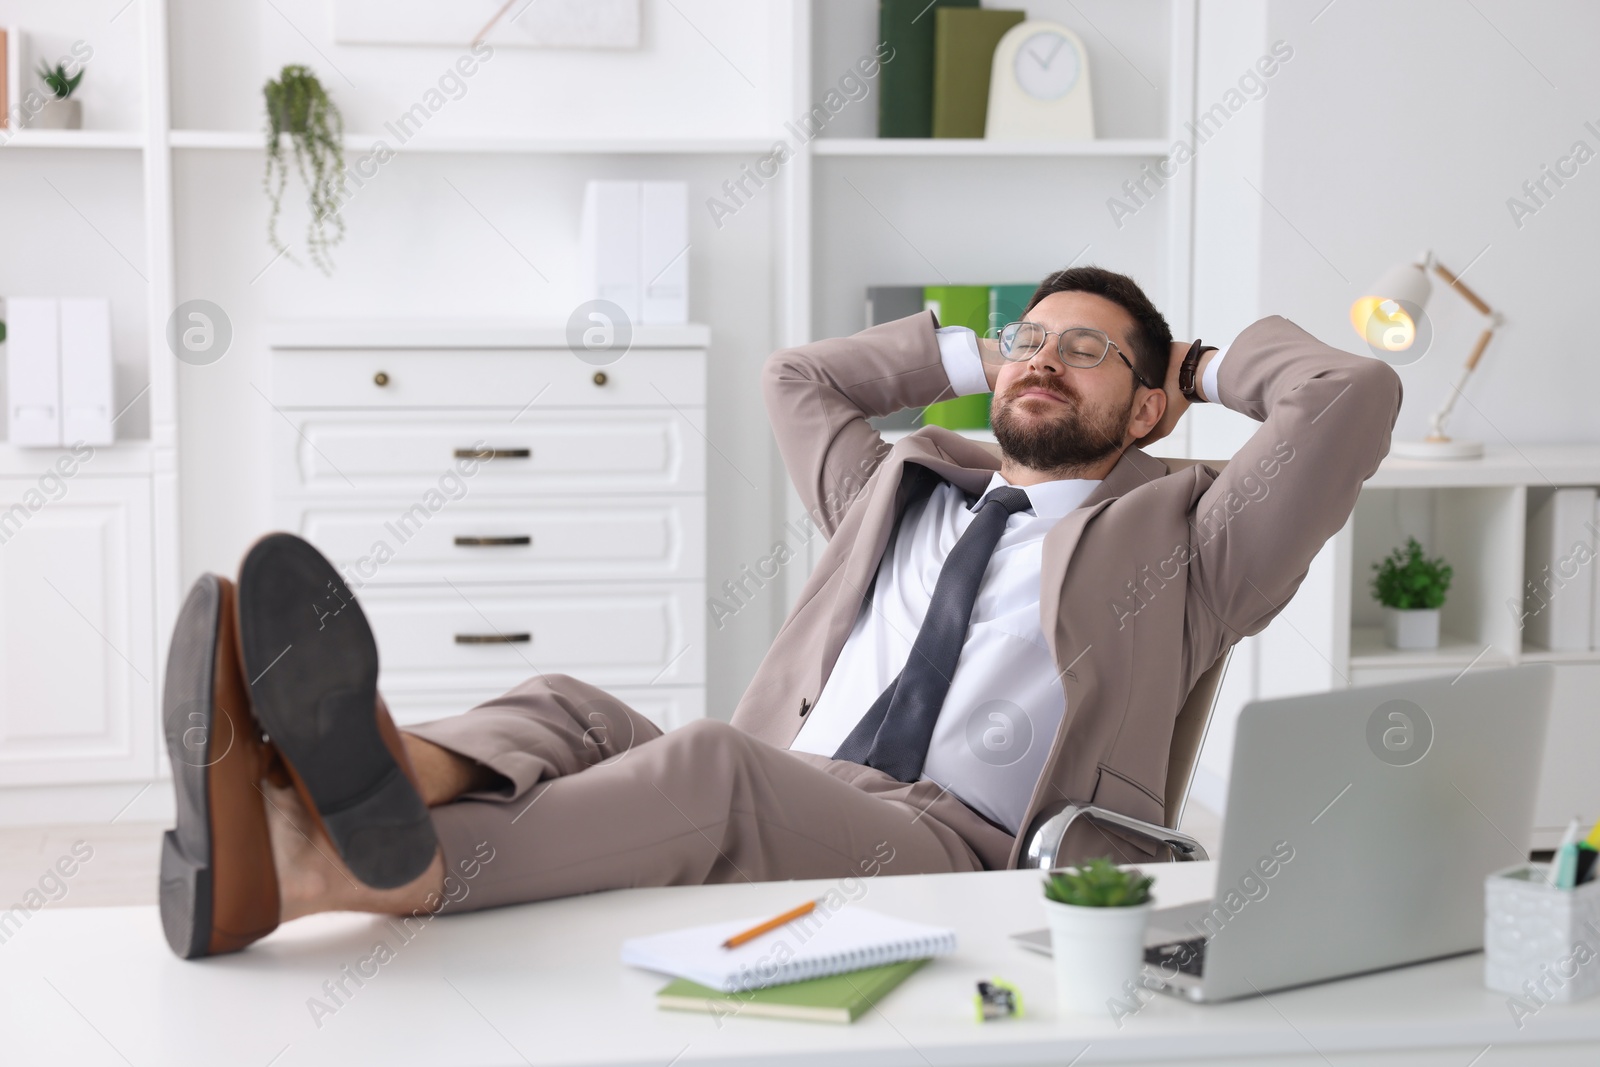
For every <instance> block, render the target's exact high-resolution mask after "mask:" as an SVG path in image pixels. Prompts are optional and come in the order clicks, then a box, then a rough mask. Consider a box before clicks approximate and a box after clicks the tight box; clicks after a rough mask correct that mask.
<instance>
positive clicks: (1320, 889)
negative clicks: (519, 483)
mask: <svg viewBox="0 0 1600 1067" xmlns="http://www.w3.org/2000/svg"><path fill="white" fill-rule="evenodd" d="M1554 673H1555V671H1554V668H1553V667H1552V666H1551V665H1550V664H1548V663H1535V664H1524V665H1521V666H1516V667H1505V668H1499V669H1473V670H1469V671H1467V672H1465V673H1463V674H1461V675H1459V676H1451V675H1449V674H1444V675H1439V676H1437V677H1431V678H1423V679H1417V680H1414V681H1405V682H1390V683H1385V684H1381V685H1370V686H1360V687H1354V688H1347V689H1339V690H1334V691H1331V692H1327V693H1316V694H1311V695H1305V696H1296V697H1287V698H1281V699H1276V700H1258V701H1252V702H1251V703H1249V704H1247V705H1246V706H1245V707H1244V709H1243V710H1242V711H1241V712H1240V713H1239V720H1238V726H1237V732H1236V734H1235V737H1234V746H1233V770H1232V775H1231V779H1230V782H1229V785H1228V807H1227V812H1226V815H1225V818H1224V821H1223V832H1222V848H1221V852H1220V855H1218V856H1217V857H1215V859H1216V870H1217V885H1216V896H1215V897H1214V899H1213V900H1211V901H1210V902H1202V903H1196V904H1189V905H1183V906H1179V907H1170V908H1160V907H1158V908H1157V909H1156V910H1154V911H1153V912H1152V913H1151V917H1150V925H1149V928H1148V930H1147V931H1146V935H1145V962H1146V966H1145V968H1144V979H1143V981H1144V984H1145V985H1146V986H1147V987H1149V988H1152V989H1161V990H1162V991H1164V992H1167V993H1170V994H1173V995H1176V996H1181V997H1186V998H1188V999H1189V1000H1194V1001H1219V1000H1230V999H1233V998H1236V997H1242V996H1249V995H1251V994H1254V993H1268V992H1272V991H1273V990H1277V989H1286V988H1290V987H1292V986H1300V985H1308V984H1311V983H1314V982H1323V981H1327V980H1329V979H1332V978H1343V977H1347V976H1349V975H1356V974H1365V973H1368V972H1371V971H1378V970H1383V969H1385V968H1389V967H1398V966H1401V965H1403V964H1408V963H1417V962H1420V961H1423V960H1431V959H1437V958H1440V957H1444V956H1452V955H1457V954H1460V953H1464V952H1473V951H1476V950H1478V949H1481V948H1482V947H1483V892H1484V890H1483V882H1484V878H1485V877H1486V876H1487V875H1489V874H1490V873H1491V872H1493V871H1496V870H1499V869H1501V868H1503V867H1510V866H1513V865H1515V864H1517V863H1520V862H1524V861H1526V859H1527V853H1528V849H1529V846H1530V843H1531V839H1532V835H1533V805H1534V795H1535V792H1536V791H1537V788H1538V783H1539V769H1540V761H1541V758H1542V756H1543V753H1544V739H1545V727H1546V724H1547V722H1548V720H1549V717H1550V689H1551V685H1552V678H1553V675H1554ZM1160 870H1161V868H1160V867H1159V866H1155V867H1154V868H1152V869H1150V872H1149V873H1152V874H1155V877H1156V883H1155V886H1154V887H1153V890H1152V892H1153V894H1154V895H1155V897H1156V899H1157V902H1158V904H1159V901H1160V895H1161V875H1160V873H1159V872H1160ZM1013 936H1014V938H1015V940H1017V941H1018V942H1019V943H1021V944H1022V945H1023V946H1024V947H1026V948H1029V949H1031V950H1033V951H1036V952H1041V953H1044V954H1045V955H1049V954H1050V933H1049V931H1048V930H1032V931H1029V932H1027V933H1023V934H1016V935H1013Z"/></svg>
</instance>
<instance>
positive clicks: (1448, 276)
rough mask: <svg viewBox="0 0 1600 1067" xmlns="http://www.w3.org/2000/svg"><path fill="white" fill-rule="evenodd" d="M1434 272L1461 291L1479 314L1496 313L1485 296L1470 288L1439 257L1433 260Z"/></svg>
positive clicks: (1447, 283) (1451, 286) (1457, 290)
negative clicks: (1485, 300)
mask: <svg viewBox="0 0 1600 1067" xmlns="http://www.w3.org/2000/svg"><path fill="white" fill-rule="evenodd" d="M1468 266H1471V264H1470V263H1469V264H1468ZM1433 273H1435V274H1437V275H1438V276H1439V277H1440V279H1441V280H1443V282H1444V283H1445V284H1446V285H1448V286H1449V287H1450V288H1452V289H1454V290H1455V291H1456V292H1458V293H1460V294H1461V296H1462V297H1463V298H1464V299H1465V300H1466V302H1467V303H1469V304H1471V305H1472V306H1473V307H1475V308H1477V309H1478V314H1480V315H1493V314H1494V309H1493V308H1491V307H1490V306H1489V305H1488V304H1486V303H1485V302H1484V300H1483V297H1481V296H1479V295H1478V294H1477V293H1475V292H1473V291H1472V290H1471V289H1470V288H1468V286H1467V283H1466V282H1464V281H1462V280H1461V279H1460V278H1459V277H1458V276H1457V275H1456V274H1455V273H1454V272H1452V271H1451V270H1450V268H1448V267H1446V266H1445V265H1444V264H1443V263H1440V262H1439V261H1438V260H1437V259H1436V260H1434V261H1433Z"/></svg>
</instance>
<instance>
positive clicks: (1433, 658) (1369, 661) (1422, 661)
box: [1350, 626, 1511, 668]
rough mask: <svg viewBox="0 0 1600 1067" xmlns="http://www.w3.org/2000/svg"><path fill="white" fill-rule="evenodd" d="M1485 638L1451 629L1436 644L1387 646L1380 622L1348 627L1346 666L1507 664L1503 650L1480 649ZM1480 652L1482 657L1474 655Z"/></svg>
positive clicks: (1481, 665)
mask: <svg viewBox="0 0 1600 1067" xmlns="http://www.w3.org/2000/svg"><path fill="white" fill-rule="evenodd" d="M1488 643H1489V642H1487V641H1478V640H1468V639H1467V638H1464V637H1460V636H1458V635H1456V634H1453V633H1448V632H1443V633H1440V634H1439V647H1438V648H1412V649H1398V648H1390V647H1389V646H1388V645H1386V644H1384V643H1383V627H1382V626H1352V627H1350V666H1351V667H1352V668H1364V667H1440V668H1444V667H1465V666H1466V665H1467V664H1469V663H1472V664H1473V665H1474V666H1475V667H1488V666H1507V665H1509V664H1510V663H1511V657H1510V656H1509V655H1507V654H1506V653H1505V652H1504V651H1502V650H1500V649H1497V648H1491V649H1490V650H1489V651H1487V652H1484V651H1483V646H1484V645H1486V644H1488ZM1480 652H1482V653H1483V657H1482V658H1481V659H1477V661H1476V662H1475V663H1474V659H1475V657H1477V656H1478V653H1480Z"/></svg>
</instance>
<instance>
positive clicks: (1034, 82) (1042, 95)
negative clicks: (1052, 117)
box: [1012, 30, 1083, 100]
mask: <svg viewBox="0 0 1600 1067" xmlns="http://www.w3.org/2000/svg"><path fill="white" fill-rule="evenodd" d="M1012 69H1013V72H1014V73H1015V74H1016V77H1017V84H1018V85H1019V86H1021V88H1022V91H1023V92H1025V93H1027V94H1028V95H1029V96H1031V97H1033V98H1034V99H1035V100H1054V99H1056V98H1057V97H1060V96H1065V95H1066V94H1067V93H1069V92H1071V91H1072V87H1073V86H1075V85H1077V84H1078V72H1079V71H1081V70H1082V69H1083V57H1082V56H1080V55H1079V54H1078V48H1077V46H1076V45H1074V44H1073V43H1072V42H1071V41H1069V40H1068V39H1067V38H1065V37H1063V36H1061V34H1059V33H1055V32H1053V31H1051V30H1042V31H1040V32H1039V33H1036V34H1033V35H1032V36H1030V37H1029V38H1028V39H1027V40H1026V41H1023V42H1022V47H1021V48H1019V49H1017V57H1016V59H1015V60H1014V61H1013V66H1012Z"/></svg>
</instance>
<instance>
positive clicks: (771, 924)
mask: <svg viewBox="0 0 1600 1067" xmlns="http://www.w3.org/2000/svg"><path fill="white" fill-rule="evenodd" d="M816 906H817V902H816V901H814V900H808V901H806V902H805V903H804V904H802V905H800V906H799V907H798V908H795V909H793V910H792V911H786V912H784V913H783V914H782V915H780V916H778V917H777V918H776V919H768V920H767V921H766V922H764V923H762V924H761V925H760V926H752V927H751V928H750V929H748V930H746V931H744V932H743V933H738V934H734V935H733V936H732V937H730V938H728V940H726V941H724V942H723V943H722V947H723V948H738V947H739V946H740V945H742V944H744V943H745V942H746V941H749V940H751V939H752V938H757V937H760V936H761V935H762V934H764V933H766V932H767V931H768V930H776V929H777V928H778V927H780V926H782V925H783V924H784V923H791V922H794V921H795V920H796V919H798V918H800V916H802V915H809V914H811V912H812V910H813V909H814V908H816Z"/></svg>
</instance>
